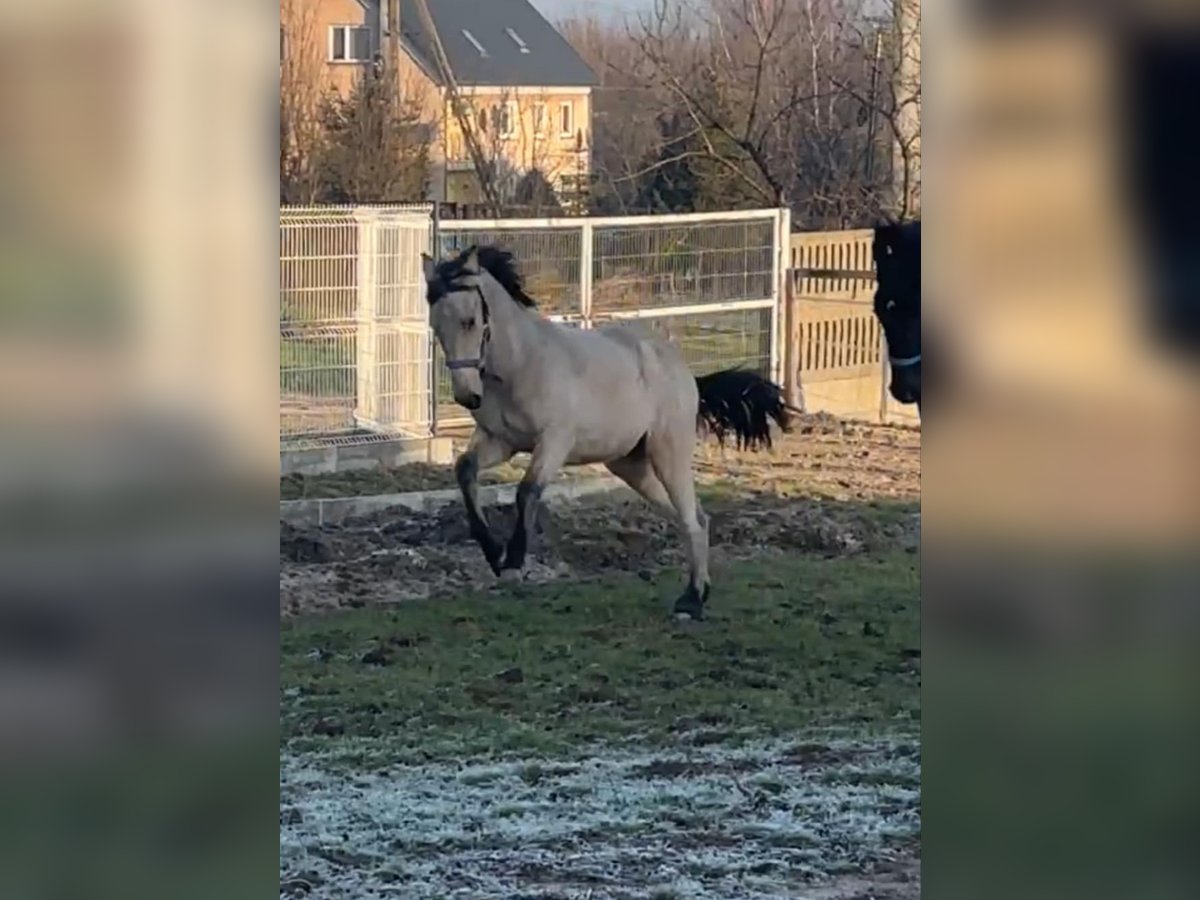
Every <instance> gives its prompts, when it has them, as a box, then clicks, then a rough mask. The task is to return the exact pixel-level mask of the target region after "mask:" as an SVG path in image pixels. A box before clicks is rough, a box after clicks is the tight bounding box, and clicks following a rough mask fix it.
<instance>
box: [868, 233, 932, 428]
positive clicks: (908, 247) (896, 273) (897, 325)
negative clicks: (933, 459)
mask: <svg viewBox="0 0 1200 900" xmlns="http://www.w3.org/2000/svg"><path fill="white" fill-rule="evenodd" d="M871 253H872V255H873V256H874V257H875V276H876V284H877V287H876V290H875V315H876V317H877V318H878V319H879V324H880V325H881V326H883V335H884V337H885V338H886V339H887V349H888V362H889V363H890V364H891V366H890V367H891V370H892V379H891V384H889V385H888V390H890V391H891V394H892V396H893V397H895V398H896V400H898V401H899V402H900V403H915V404H917V413H918V414H920V411H921V221H920V220H919V219H918V220H916V221H913V222H902V223H899V224H889V225H880V226H878V227H876V229H875V240H874V242H873V244H872V247H871Z"/></svg>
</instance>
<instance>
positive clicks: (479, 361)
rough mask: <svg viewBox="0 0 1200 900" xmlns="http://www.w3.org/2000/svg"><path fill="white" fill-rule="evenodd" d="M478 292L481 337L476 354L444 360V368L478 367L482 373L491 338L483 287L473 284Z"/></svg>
mask: <svg viewBox="0 0 1200 900" xmlns="http://www.w3.org/2000/svg"><path fill="white" fill-rule="evenodd" d="M475 291H476V293H478V294H479V302H480V303H481V304H482V305H483V339H482V340H481V341H480V342H479V355H478V356H464V357H463V358H461V359H448V360H446V368H447V369H449V370H450V371H451V372H453V371H455V370H456V369H478V370H479V374H480V376H483V374H484V371H485V370H484V366H483V358H484V356H485V355H486V354H487V346H488V344H489V343H490V342H491V340H492V323H491V321H490V316H489V312H488V304H487V300H486V299H485V298H484V296H483V288H481V287H479V285H475Z"/></svg>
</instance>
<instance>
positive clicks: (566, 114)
mask: <svg viewBox="0 0 1200 900" xmlns="http://www.w3.org/2000/svg"><path fill="white" fill-rule="evenodd" d="M571 113H572V107H571V101H569V100H567V101H565V102H563V103H562V104H561V105H560V106H559V107H558V133H559V134H561V135H562V136H563V137H570V136H571V135H572V134H573V133H574V131H575V129H574V127H572V126H573V123H572V121H571V119H572V116H571Z"/></svg>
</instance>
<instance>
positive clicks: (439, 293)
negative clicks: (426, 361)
mask: <svg viewBox="0 0 1200 900" xmlns="http://www.w3.org/2000/svg"><path fill="white" fill-rule="evenodd" d="M421 262H422V264H423V265H424V269H425V285H426V292H425V297H426V299H427V300H428V301H429V325H430V327H431V328H432V329H433V333H434V335H435V336H436V337H437V339H438V343H439V344H441V345H442V352H443V353H445V355H446V367H447V368H448V369H449V370H450V384H451V387H452V388H453V390H454V401H455V402H456V403H458V404H459V405H460V406H465V407H466V408H467V409H478V408H479V405H480V403H482V402H483V372H484V359H485V357H486V355H487V345H488V340H489V338H490V336H491V324H490V322H489V310H488V305H487V301H486V300H485V299H484V294H483V280H482V279H483V271H482V269H481V268H480V265H479V252H478V250H477V249H476V248H475V247H472V248H471V249H470V250H467V251H465V252H463V253H461V254H460V255H459V256H457V257H456V258H453V259H447V260H443V261H442V262H440V263H439V262H436V261H434V259H433V258H432V257H430V256H428V255H426V254H424V253H422V254H421Z"/></svg>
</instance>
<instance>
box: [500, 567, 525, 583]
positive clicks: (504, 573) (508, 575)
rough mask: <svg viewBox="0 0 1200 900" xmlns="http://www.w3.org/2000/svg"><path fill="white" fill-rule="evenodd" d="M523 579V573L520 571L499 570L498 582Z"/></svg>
mask: <svg viewBox="0 0 1200 900" xmlns="http://www.w3.org/2000/svg"><path fill="white" fill-rule="evenodd" d="M524 577H525V573H524V572H523V571H522V570H520V569H501V570H500V580H501V581H506V582H509V583H511V582H515V581H521V580H523V579H524Z"/></svg>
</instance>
